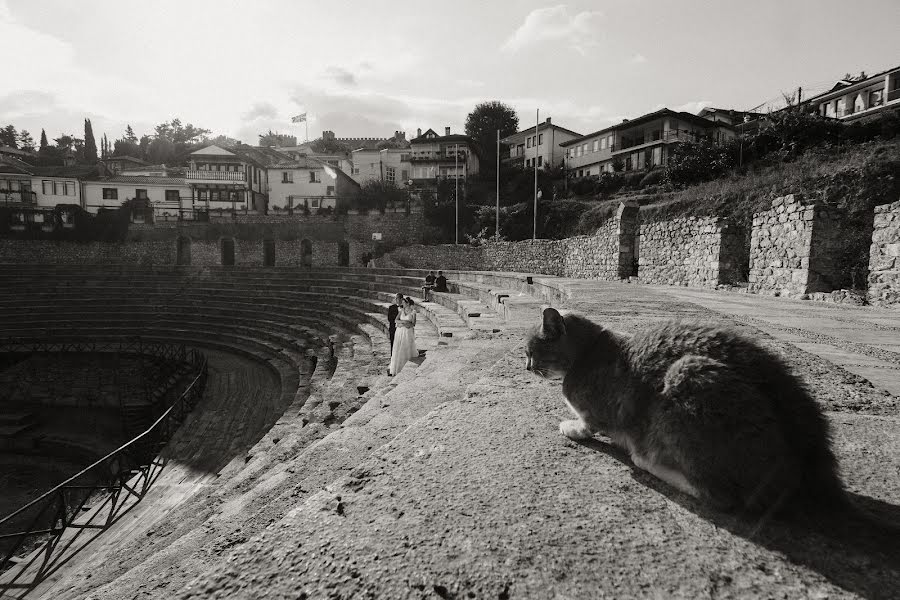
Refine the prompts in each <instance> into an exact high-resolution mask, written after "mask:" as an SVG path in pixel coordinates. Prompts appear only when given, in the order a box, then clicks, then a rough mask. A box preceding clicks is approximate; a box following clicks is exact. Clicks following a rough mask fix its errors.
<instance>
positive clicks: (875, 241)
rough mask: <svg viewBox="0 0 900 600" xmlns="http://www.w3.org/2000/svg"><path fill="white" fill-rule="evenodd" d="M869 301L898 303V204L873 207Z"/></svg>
mask: <svg viewBox="0 0 900 600" xmlns="http://www.w3.org/2000/svg"><path fill="white" fill-rule="evenodd" d="M868 299H869V302H870V303H872V304H877V305H881V306H888V305H898V304H900V201H898V202H894V203H893V204H885V205H882V206H877V207H875V222H874V231H873V233H872V247H871V250H870V254H869V293H868Z"/></svg>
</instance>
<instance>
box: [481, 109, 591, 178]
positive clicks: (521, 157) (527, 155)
mask: <svg viewBox="0 0 900 600" xmlns="http://www.w3.org/2000/svg"><path fill="white" fill-rule="evenodd" d="M579 137H581V134H580V133H576V132H574V131H572V130H571V129H566V128H565V127H560V126H559V125H554V124H553V122H552V121H551V120H550V117H547V120H546V121H544V122H543V123H541V124H540V125H538V126H537V127H530V128H528V129H523V130H522V131H519V132H517V133H514V134H512V135H509V136H506V137H505V138H503V139H501V140H500V143H501V144H504V145H506V146H508V147H509V150H508V151H507V153H506V156H503V157H502V160H503V162H504V163H506V164H510V165H515V166H520V167H525V168H534V166H535V163H537V166H538V167H539V168H540V167H544V166H547V167H551V166H552V167H558V166H562V165H563V163H564V161H565V156H566V150H565V148H564V147H563V144H565V143H566V142H568V141H571V140H574V139H575V138H579ZM485 152H486V154H490V152H487V151H486V150H485Z"/></svg>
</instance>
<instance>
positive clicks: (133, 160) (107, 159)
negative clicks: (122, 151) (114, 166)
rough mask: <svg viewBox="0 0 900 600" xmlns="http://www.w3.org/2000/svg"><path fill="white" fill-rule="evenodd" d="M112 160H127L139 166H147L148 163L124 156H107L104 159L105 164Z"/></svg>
mask: <svg viewBox="0 0 900 600" xmlns="http://www.w3.org/2000/svg"><path fill="white" fill-rule="evenodd" d="M110 160H125V161H128V162H133V163H135V164H138V165H146V164H147V161H144V160H141V159H140V158H135V157H134V156H128V155H122V156H107V157H106V158H104V159H103V162H106V161H110Z"/></svg>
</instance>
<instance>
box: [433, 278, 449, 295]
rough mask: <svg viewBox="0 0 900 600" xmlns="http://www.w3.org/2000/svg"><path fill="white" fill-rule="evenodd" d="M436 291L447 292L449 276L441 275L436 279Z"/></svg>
mask: <svg viewBox="0 0 900 600" xmlns="http://www.w3.org/2000/svg"><path fill="white" fill-rule="evenodd" d="M434 291H436V292H446V291H447V278H446V277H444V276H443V275H441V276H440V277H438V278H437V279H435V280H434Z"/></svg>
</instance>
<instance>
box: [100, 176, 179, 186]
mask: <svg viewBox="0 0 900 600" xmlns="http://www.w3.org/2000/svg"><path fill="white" fill-rule="evenodd" d="M86 183H123V184H128V185H141V184H145V185H171V186H178V185H180V186H184V185H187V184H186V183H185V180H184V179H183V178H181V177H149V176H143V175H117V176H115V177H105V178H103V179H99V178H98V179H89V180H87V181H86Z"/></svg>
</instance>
